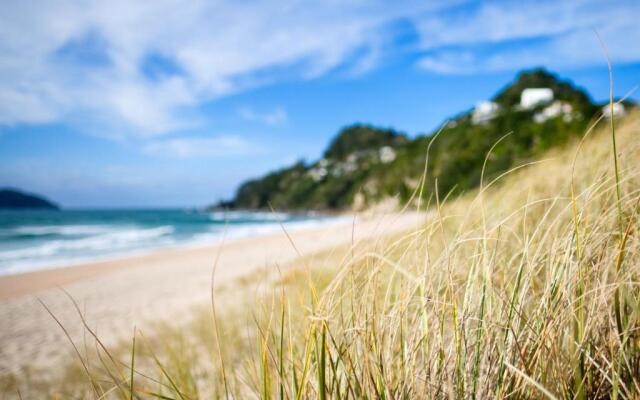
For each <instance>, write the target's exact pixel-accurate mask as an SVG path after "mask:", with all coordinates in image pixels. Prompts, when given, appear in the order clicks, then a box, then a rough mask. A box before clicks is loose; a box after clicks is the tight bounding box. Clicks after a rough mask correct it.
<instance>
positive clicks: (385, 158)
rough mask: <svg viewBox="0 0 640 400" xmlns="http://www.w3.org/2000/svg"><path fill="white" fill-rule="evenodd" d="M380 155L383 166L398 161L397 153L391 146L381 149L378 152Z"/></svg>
mask: <svg viewBox="0 0 640 400" xmlns="http://www.w3.org/2000/svg"><path fill="white" fill-rule="evenodd" d="M378 154H379V156H380V161H381V162H382V163H383V164H388V163H390V162H392V161H393V160H395V159H396V151H395V150H394V149H393V148H391V147H390V146H384V147H381V148H380V150H378Z"/></svg>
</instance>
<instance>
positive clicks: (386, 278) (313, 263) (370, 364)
mask: <svg viewBox="0 0 640 400" xmlns="http://www.w3.org/2000/svg"><path fill="white" fill-rule="evenodd" d="M620 124H621V125H620V126H617V127H616V130H615V135H614V136H613V137H614V138H615V139H616V145H617V148H618V149H619V151H620V153H619V154H617V155H614V153H613V151H612V131H611V127H610V126H608V125H607V124H604V123H600V124H599V125H598V127H597V128H596V129H594V131H593V132H588V133H587V135H586V137H585V139H584V140H583V141H582V142H580V143H574V144H572V145H570V146H568V147H566V148H564V149H557V150H555V151H552V152H550V153H548V154H547V155H546V156H545V158H544V159H542V160H538V161H536V162H532V163H530V164H529V165H527V166H524V167H522V168H518V169H516V170H514V171H511V172H509V173H508V174H505V175H504V176H501V177H498V178H495V179H491V180H490V179H483V183H482V186H481V187H480V188H479V189H478V190H476V191H475V192H473V193H468V194H467V195H465V196H462V197H459V198H456V199H454V200H448V198H447V194H446V193H433V195H431V196H429V197H428V198H426V199H424V200H423V208H424V205H425V204H426V205H427V206H428V208H427V209H428V212H427V215H428V218H427V220H426V223H425V224H424V225H423V226H421V227H420V229H417V230H415V231H412V232H408V233H406V234H405V235H401V236H397V237H386V238H380V239H379V240H376V241H375V242H366V243H354V244H353V246H350V247H345V248H343V249H340V250H338V251H336V252H333V253H331V254H325V255H321V256H317V257H306V258H301V259H300V260H299V261H297V263H296V265H295V266H294V268H286V269H282V270H281V269H280V268H278V267H273V268H272V269H271V270H270V271H268V272H264V274H262V275H260V276H255V277H253V279H251V280H246V281H245V283H244V286H243V287H244V289H238V288H236V289H235V292H234V293H228V294H227V297H226V300H224V298H225V297H224V294H218V292H216V296H220V299H221V300H220V302H218V303H217V304H215V311H216V318H215V319H214V318H212V313H211V309H207V310H202V311H201V312H199V313H197V315H198V317H197V318H195V319H194V321H193V322H192V323H191V324H190V325H188V326H187V327H184V326H180V327H172V326H168V325H164V326H159V327H158V328H157V329H156V330H155V331H154V332H153V333H150V335H149V336H146V333H145V334H143V333H140V332H136V333H134V335H133V338H132V341H131V342H129V343H125V344H123V345H122V346H119V347H117V348H114V349H106V348H104V347H101V345H100V344H99V343H96V345H95V346H94V347H95V349H94V351H90V352H85V353H83V355H81V356H80V357H79V359H80V360H82V362H81V363H78V362H77V361H76V364H75V366H74V367H71V369H69V370H68V371H67V373H66V375H65V377H64V378H62V379H60V380H59V381H58V383H57V384H56V385H54V386H51V387H49V388H48V389H47V390H48V391H49V396H50V397H52V398H69V397H76V398H83V397H86V398H122V399H147V398H159V399H197V398H223V399H224V398H233V399H244V398H261V399H267V398H269V399H271V398H277V399H296V400H297V399H310V398H314V399H315V398H318V399H360V398H369V399H415V398H425V399H430V398H438V399H439V398H472V399H487V398H495V399H502V398H513V399H522V398H531V399H539V398H549V399H556V398H557V399H599V398H602V399H604V398H614V399H634V398H640V331H639V328H640V323H639V318H640V276H639V275H640V236H638V228H640V219H639V218H640V215H639V212H640V136H639V135H640V129H639V128H640V126H639V125H640V118H639V115H638V114H633V115H630V116H628V117H627V118H625V119H624V120H623V121H621V122H620ZM436 140H437V139H436ZM508 140H509V138H508V137H505V138H504V139H503V143H504V142H506V141H508ZM500 145H501V143H498V144H496V146H500ZM614 160H615V161H614ZM490 162H491V154H488V155H487V163H490ZM426 173H427V174H428V173H429V171H426ZM425 192H428V188H425ZM239 290H242V293H243V294H242V295H240V296H239V295H238V291H239ZM238 298H242V300H241V301H239V300H237V299H238ZM234 299H236V300H234ZM90 342H92V343H93V341H90ZM88 353H91V354H92V355H89V354H88ZM16 387H20V385H17V386H16ZM22 390H23V391H24V390H25V389H24V387H22Z"/></svg>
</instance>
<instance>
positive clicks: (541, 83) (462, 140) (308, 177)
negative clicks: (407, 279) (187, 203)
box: [219, 69, 629, 210]
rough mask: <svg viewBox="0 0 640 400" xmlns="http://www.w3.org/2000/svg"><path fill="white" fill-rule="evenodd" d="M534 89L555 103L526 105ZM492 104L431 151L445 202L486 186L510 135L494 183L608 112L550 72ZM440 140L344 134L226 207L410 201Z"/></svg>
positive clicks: (252, 185)
mask: <svg viewBox="0 0 640 400" xmlns="http://www.w3.org/2000/svg"><path fill="white" fill-rule="evenodd" d="M531 88H547V89H551V91H553V99H547V100H546V101H542V102H540V103H539V104H534V105H533V106H530V107H523V106H521V96H522V92H523V91H524V90H525V89H531ZM529 92H530V91H529ZM529 94H530V93H529ZM491 101H492V103H488V104H489V106H488V107H489V108H492V109H491V110H490V111H489V112H488V114H485V115H480V114H478V115H475V116H474V109H471V110H469V111H466V112H463V113H461V114H459V115H457V116H455V117H454V118H452V119H450V120H449V121H448V122H447V123H446V125H445V126H444V128H443V129H442V131H441V133H440V135H439V136H438V138H437V140H435V141H433V144H432V146H431V151H430V155H429V162H428V168H429V171H430V173H429V178H428V179H429V181H427V182H426V185H425V187H426V188H429V189H430V190H431V191H433V188H434V187H436V186H435V180H436V179H437V188H438V191H439V193H440V195H441V197H442V196H444V195H446V194H447V193H449V192H452V194H453V195H455V194H459V193H461V192H464V191H465V190H468V189H472V188H474V187H475V186H477V185H478V184H479V182H480V174H481V171H482V165H483V163H484V159H485V155H486V154H487V153H488V151H489V149H490V148H491V147H492V146H493V145H494V144H495V143H496V141H498V140H499V139H500V138H501V137H503V136H504V135H505V134H507V133H511V134H510V135H509V137H508V138H506V139H505V140H504V141H503V142H501V143H500V144H499V145H498V146H497V147H496V148H495V149H494V151H493V152H492V155H491V157H492V159H491V162H490V163H488V166H487V170H486V172H485V176H486V177H487V179H491V178H492V177H494V176H497V175H499V174H500V173H501V172H504V171H505V170H507V169H509V168H511V167H513V166H516V165H519V164H522V163H524V162H526V161H528V160H530V159H531V158H532V157H535V156H537V155H539V154H541V153H542V152H544V151H545V150H547V149H549V148H551V147H553V146H558V145H562V144H564V143H566V142H567V141H569V140H570V139H571V138H575V137H578V136H579V135H581V134H583V133H584V132H585V130H586V128H587V126H588V124H589V122H590V121H592V119H593V118H594V117H595V116H597V114H598V113H599V112H600V109H601V106H598V105H596V104H594V103H593V101H592V100H591V99H590V97H589V95H588V94H587V93H586V92H585V91H584V90H583V89H580V88H578V87H576V86H575V85H573V84H572V83H571V82H568V81H564V80H561V79H560V78H558V76H557V75H555V74H553V73H550V72H548V71H546V70H544V69H535V70H530V71H524V72H521V73H520V74H518V76H517V77H516V79H515V81H514V82H512V83H511V84H510V85H508V86H507V87H505V88H503V89H502V90H500V91H499V92H498V93H497V94H496V95H495V96H494V97H493V98H492V99H491ZM627 106H629V104H628V103H627ZM435 133H436V132H432V133H430V134H427V135H421V136H417V137H415V138H413V139H410V138H408V137H407V136H406V135H405V134H403V133H401V132H397V131H395V130H393V129H382V128H377V127H373V126H369V125H359V124H358V125H352V126H349V127H346V128H343V129H342V130H341V131H340V132H338V134H337V135H336V137H335V138H334V139H333V141H332V142H331V143H330V145H329V147H328V148H327V150H326V151H325V152H324V156H323V158H322V159H320V160H317V161H315V162H313V163H304V162H298V163H296V164H295V165H293V166H290V167H287V168H283V169H281V170H279V171H276V172H272V173H270V174H268V175H266V176H263V177H261V178H258V179H253V180H250V181H248V182H245V183H243V184H242V185H241V186H240V187H239V189H238V191H237V193H236V196H235V198H234V199H232V200H231V201H228V202H222V203H220V204H219V206H222V207H229V208H239V209H266V208H269V207H270V206H272V207H274V208H276V209H281V210H340V209H347V208H363V207H367V206H370V205H372V204H375V203H376V202H379V201H381V200H383V199H385V198H389V197H397V198H398V200H399V202H401V203H402V202H405V201H407V200H409V199H410V196H411V194H412V193H413V192H414V191H415V189H416V188H417V186H418V183H419V181H420V178H421V176H422V173H423V170H424V164H425V159H426V153H427V152H426V150H427V147H428V145H429V143H430V142H431V139H432V138H433V135H434V134H435ZM429 194H430V193H425V195H427V196H429Z"/></svg>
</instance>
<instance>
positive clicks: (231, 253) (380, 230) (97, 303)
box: [0, 213, 423, 375]
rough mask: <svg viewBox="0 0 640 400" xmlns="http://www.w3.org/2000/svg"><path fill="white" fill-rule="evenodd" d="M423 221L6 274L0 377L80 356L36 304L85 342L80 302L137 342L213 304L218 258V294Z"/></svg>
mask: <svg viewBox="0 0 640 400" xmlns="http://www.w3.org/2000/svg"><path fill="white" fill-rule="evenodd" d="M422 218H423V217H422V215H421V214H416V213H405V214H397V213H390V214H376V215H368V216H356V217H353V218H343V219H341V220H340V221H338V222H336V223H334V224H320V225H317V226H309V227H305V228H299V229H296V230H293V231H291V232H289V231H284V230H281V231H280V232H277V233H269V234H265V235H260V236H254V237H244V238H233V239H227V240H225V241H224V242H222V241H221V240H218V241H217V242H216V243H212V244H209V245H200V246H198V247H179V248H166V249H161V250H157V251H153V252H150V253H147V254H143V255H136V256H128V257H123V258H117V259H112V260H106V261H99V262H90V263H85V264H82V265H74V266H70V267H64V266H61V267H60V268H54V269H47V270H41V271H35V272H28V273H23V274H15V275H5V276H0V319H1V320H2V321H3V323H2V324H1V327H0V343H1V346H0V374H1V375H5V374H7V373H19V372H20V371H21V370H23V369H24V368H26V367H33V368H39V367H43V368H48V367H51V366H55V365H56V363H58V362H60V361H61V360H63V358H64V357H66V356H69V355H72V354H73V347H72V346H71V344H70V343H69V339H68V338H67V337H66V335H65V333H64V331H63V330H62V329H61V328H60V326H58V324H57V323H56V321H55V320H54V318H53V317H52V316H51V315H50V314H49V313H48V312H47V311H46V309H45V307H43V305H42V304H40V302H39V301H38V300H40V301H42V303H44V304H45V305H46V306H47V307H48V308H49V309H50V311H51V313H52V314H53V315H55V317H56V318H57V319H58V320H59V321H60V323H61V324H62V325H63V326H64V328H65V329H66V330H67V332H68V334H69V335H70V337H71V338H72V340H74V342H77V343H81V342H82V341H83V334H84V329H83V327H82V321H81V319H80V317H79V315H78V312H77V310H76V309H75V307H74V304H73V302H72V300H71V299H70V297H71V298H73V300H75V302H76V303H77V304H78V307H79V308H80V309H81V310H82V312H83V314H84V317H85V318H86V321H87V323H88V324H89V326H90V327H91V328H92V329H94V330H95V331H96V332H97V333H98V335H99V337H100V339H101V340H102V341H103V342H104V343H105V344H107V345H110V344H115V343H117V342H118V341H119V340H123V339H128V338H130V337H131V335H132V332H133V329H134V327H136V328H137V329H141V330H144V329H145V328H147V327H150V326H151V324H153V323H156V322H159V321H164V322H170V323H172V324H180V323H182V322H185V321H187V320H188V319H189V318H190V317H191V316H192V310H194V309H196V308H198V307H199V306H204V305H207V304H210V301H211V278H212V271H213V268H214V264H215V263H216V259H217V260H218V262H217V267H216V275H215V287H216V289H218V288H219V287H221V286H224V285H227V286H229V285H233V283H234V282H235V281H237V280H238V278H241V277H243V276H247V275H250V274H251V273H253V272H256V271H258V270H259V269H261V268H276V267H278V268H291V267H292V266H295V263H292V261H294V260H295V259H297V258H299V257H301V256H309V255H313V254H314V253H319V252H324V251H329V250H331V249H334V248H337V247H339V246H345V245H347V246H348V245H350V244H351V243H352V242H360V241H367V240H371V241H373V240H379V239H380V238H381V237H383V236H384V235H390V234H394V233H400V232H404V231H407V230H409V229H411V228H412V227H415V226H417V225H418V224H419V223H420V222H421V221H422ZM67 293H68V295H67Z"/></svg>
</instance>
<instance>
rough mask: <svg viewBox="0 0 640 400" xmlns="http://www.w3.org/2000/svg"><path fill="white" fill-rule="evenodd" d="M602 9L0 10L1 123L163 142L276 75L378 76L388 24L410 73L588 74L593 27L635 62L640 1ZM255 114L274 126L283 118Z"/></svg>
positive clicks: (130, 5) (22, 5)
mask: <svg viewBox="0 0 640 400" xmlns="http://www.w3.org/2000/svg"><path fill="white" fill-rule="evenodd" d="M605 3H606V4H603V3H602V2H596V1H594V0H582V1H576V2H561V1H545V2H542V3H541V2H533V1H528V2H518V3H517V4H516V3H512V2H486V3H480V4H478V3H477V2H471V1H467V0H458V1H453V2H452V1H443V2H424V1H413V0H408V1H401V2H396V3H394V4H393V5H391V6H390V5H389V3H388V2H385V1H382V0H379V1H375V0H374V1H368V2H362V1H358V0H354V1H331V0H330V1H322V2H298V1H284V2H282V1H272V2H269V1H266V2H237V1H216V2H212V1H206V0H196V1H191V2H188V3H185V2H183V1H179V0H158V1H152V2H131V1H128V0H113V1H109V2H101V1H92V2H84V1H80V0H69V1H64V2H50V1H46V0H34V1H32V2H22V1H10V2H5V4H3V7H2V11H0V52H1V54H2V59H1V60H0V105H1V107H0V125H16V124H23V123H33V124H42V123H48V122H60V121H63V122H69V121H74V120H77V119H78V115H81V116H82V117H81V120H82V121H83V122H86V121H87V120H94V121H95V120H99V121H101V122H105V121H108V123H106V125H107V126H106V127H105V123H103V124H101V127H102V128H101V129H102V131H104V132H106V133H104V134H106V135H120V136H123V135H124V136H146V137H156V136H158V135H163V134H171V133H175V132H177V131H180V130H183V129H185V128H187V127H190V126H192V125H193V124H194V121H196V122H197V121H198V120H199V119H198V118H197V117H198V115H197V113H198V106H199V105H201V104H202V103H204V102H207V101H212V100H215V99H218V98H221V97H224V96H228V95H230V94H235V93H239V92H242V91H245V90H248V89H252V88H255V87H256V86H260V85H264V84H269V83H273V82H278V81H279V80H287V81H292V80H304V79H313V78H317V77H320V76H323V75H325V74H327V73H330V72H331V71H334V70H336V69H341V70H342V71H350V72H351V73H350V74H347V75H348V76H352V75H354V74H355V75H358V74H362V73H366V72H367V71H371V70H373V69H375V68H377V67H379V66H380V64H381V63H383V62H384V60H385V59H386V58H385V54H386V52H388V51H393V43H394V41H393V37H390V36H392V35H394V32H393V29H389V27H390V26H393V22H394V21H396V22H397V21H402V22H403V23H405V24H409V25H411V26H413V27H415V31H416V32H417V33H416V34H417V36H418V41H417V42H418V44H417V45H414V46H413V47H412V48H411V49H409V50H410V51H413V52H415V53H416V54H418V55H422V58H421V60H420V61H418V63H417V66H418V67H419V68H422V69H425V70H429V71H435V72H437V73H471V72H475V71H482V70H496V69H505V68H513V69H516V68H519V67H521V66H525V65H529V64H543V63H547V62H550V63H552V64H558V63H562V64H563V65H592V64H595V63H598V62H602V58H601V56H600V52H599V49H597V46H593V43H592V42H589V40H588V39H587V38H588V37H593V35H592V33H591V32H592V29H593V28H596V29H598V30H599V31H600V32H601V33H602V35H603V36H604V39H605V41H606V42H607V43H608V45H609V46H610V50H611V54H612V57H613V59H614V61H617V62H637V61H640V47H639V46H637V43H639V42H640V27H639V24H637V21H636V18H637V15H640V4H638V3H637V2H632V1H620V2H605ZM515 41H520V42H519V43H520V44H521V45H519V46H512V45H511V44H513V43H514V42H515ZM529 41H530V42H531V43H529ZM363 49H364V51H363ZM405 50H406V49H405ZM405 50H403V51H405ZM283 70H285V71H286V74H282V71H283ZM283 75H284V76H283ZM257 119H260V118H257ZM263 119H264V122H265V123H267V124H277V123H281V121H283V120H286V113H283V112H276V113H275V114H274V115H271V116H267V117H265V118H263ZM92 125H94V124H91V123H89V124H86V125H85V124H83V125H82V126H83V127H84V126H92Z"/></svg>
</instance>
